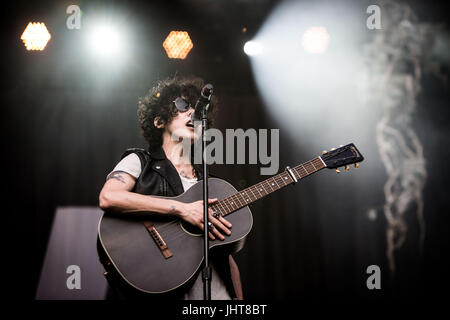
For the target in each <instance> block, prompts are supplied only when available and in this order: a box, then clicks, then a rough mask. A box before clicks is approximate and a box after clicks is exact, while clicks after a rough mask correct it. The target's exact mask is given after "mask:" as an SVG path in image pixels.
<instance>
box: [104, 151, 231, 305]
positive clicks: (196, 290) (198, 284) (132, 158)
mask: <svg viewBox="0 0 450 320" xmlns="http://www.w3.org/2000/svg"><path fill="white" fill-rule="evenodd" d="M114 171H123V172H126V173H128V174H130V175H131V176H133V177H134V178H136V179H137V178H139V176H140V175H141V172H142V169H141V160H140V159H139V157H138V155H137V154H135V153H130V154H129V155H127V156H126V157H124V158H123V159H122V160H120V162H119V163H118V164H117V165H116V166H115V167H114V169H113V171H112V172H114ZM180 179H181V183H182V184H183V189H184V191H186V190H188V189H189V188H190V187H192V186H193V185H194V184H196V183H197V178H186V177H183V176H181V175H180ZM211 270H212V277H211V299H213V300H231V297H230V295H229V294H228V291H227V289H226V286H225V283H224V282H223V280H222V278H220V276H219V274H218V273H217V271H216V269H215V268H214V262H213V261H211ZM201 274H202V273H201V272H199V274H198V276H197V278H196V279H195V282H194V284H193V285H192V288H191V289H190V290H189V291H188V292H187V293H186V294H185V295H184V300H202V299H203V280H202V276H201Z"/></svg>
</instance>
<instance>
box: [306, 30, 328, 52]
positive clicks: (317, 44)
mask: <svg viewBox="0 0 450 320" xmlns="http://www.w3.org/2000/svg"><path fill="white" fill-rule="evenodd" d="M329 41H330V35H329V34H328V31H327V29H326V28H325V27H310V28H308V29H307V30H306V31H305V33H303V36H302V46H303V48H304V49H305V50H306V51H307V52H309V53H313V54H315V53H323V52H325V50H326V49H327V46H328V42H329Z"/></svg>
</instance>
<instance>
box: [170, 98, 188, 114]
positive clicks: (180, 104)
mask: <svg viewBox="0 0 450 320" xmlns="http://www.w3.org/2000/svg"><path fill="white" fill-rule="evenodd" d="M173 104H174V105H175V107H176V108H177V109H178V111H179V112H186V111H188V110H189V108H190V107H191V104H190V103H189V102H187V101H186V100H184V99H183V98H181V97H178V98H176V99H175V100H174V101H173Z"/></svg>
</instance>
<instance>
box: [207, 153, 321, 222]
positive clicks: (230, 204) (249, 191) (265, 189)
mask: <svg viewBox="0 0 450 320" xmlns="http://www.w3.org/2000/svg"><path fill="white" fill-rule="evenodd" d="M323 168H325V164H324V162H323V161H322V159H321V158H320V157H317V158H315V159H313V160H311V161H308V162H305V163H302V164H300V165H298V166H296V167H295V168H291V171H292V173H293V175H294V176H295V178H296V179H297V180H300V179H303V178H305V177H307V176H309V175H310V174H313V173H315V172H317V171H319V170H321V169H323ZM294 182H295V181H294V179H293V178H292V176H291V175H290V174H289V172H288V171H284V172H282V173H279V174H277V175H275V176H273V177H270V178H269V179H266V180H264V181H261V182H259V183H257V184H255V185H253V186H251V187H248V188H246V189H244V190H242V191H239V192H238V193H235V194H233V195H232V196H229V197H227V198H224V199H222V200H220V201H218V202H216V203H214V204H212V205H210V208H211V209H212V210H213V211H218V212H219V213H220V214H221V215H222V216H226V215H227V214H230V213H232V212H234V211H236V210H238V209H240V208H242V207H245V206H247V205H249V204H251V203H252V202H255V201H256V200H258V199H261V198H263V197H265V196H266V195H268V194H270V193H272V192H275V191H277V190H279V189H281V188H283V187H285V186H287V185H289V184H291V183H294Z"/></svg>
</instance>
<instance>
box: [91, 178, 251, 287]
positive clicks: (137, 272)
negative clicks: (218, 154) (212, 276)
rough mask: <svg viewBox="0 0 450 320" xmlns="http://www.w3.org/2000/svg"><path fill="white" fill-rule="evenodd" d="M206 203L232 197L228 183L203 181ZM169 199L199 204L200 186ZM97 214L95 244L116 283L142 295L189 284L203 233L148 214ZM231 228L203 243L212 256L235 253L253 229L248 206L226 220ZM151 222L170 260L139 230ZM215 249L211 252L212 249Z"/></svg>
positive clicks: (177, 221)
mask: <svg viewBox="0 0 450 320" xmlns="http://www.w3.org/2000/svg"><path fill="white" fill-rule="evenodd" d="M208 181H209V185H208V188H209V198H218V199H219V200H220V199H223V198H226V197H228V196H230V195H233V194H236V193H237V192H238V191H237V190H236V189H235V188H234V187H233V186H232V185H231V184H229V183H228V182H226V181H224V180H221V179H218V178H209V179H208ZM170 199H173V200H177V201H180V202H184V203H190V202H195V201H198V200H202V199H203V182H202V181H200V182H199V183H197V184H195V185H194V186H192V187H191V188H190V189H189V190H187V191H186V192H185V193H183V194H181V195H179V196H177V197H172V198H170ZM126 215H127V214H126V213H125V214H122V215H114V214H110V213H105V214H103V216H102V218H101V219H100V222H99V226H98V235H99V239H100V243H101V245H102V247H103V249H104V250H105V252H106V254H107V255H108V257H109V259H110V260H111V262H112V264H113V266H114V267H115V269H116V270H117V272H118V273H119V274H120V275H121V276H122V278H123V279H124V280H125V281H126V282H127V283H128V284H130V285H131V286H132V287H134V288H136V289H138V290H140V291H142V292H146V293H154V294H158V293H165V292H169V291H171V290H174V289H176V288H178V287H180V286H182V285H183V284H185V283H186V282H187V281H188V280H190V279H191V278H192V277H193V276H194V275H195V274H196V272H197V270H198V269H199V268H200V266H201V264H202V262H203V259H204V252H203V251H204V249H203V244H204V242H203V231H201V230H200V229H198V228H195V227H193V226H191V225H189V224H188V223H186V222H184V221H182V220H180V219H178V218H176V217H173V216H172V217H167V216H166V217H165V216H164V215H162V214H154V215H151V217H150V218H149V217H148V216H147V217H136V216H135V215H133V214H132V213H130V214H129V216H126ZM226 219H227V220H228V221H229V222H230V223H231V224H232V225H233V226H232V228H231V235H229V236H227V235H224V236H225V240H223V241H222V240H220V239H217V238H216V240H211V239H210V240H209V247H210V248H211V249H212V250H216V249H219V248H218V247H221V248H224V249H227V250H230V252H236V251H238V250H240V249H241V248H242V246H243V241H244V238H245V237H246V236H247V234H248V233H249V232H250V230H251V228H252V225H253V217H252V213H251V211H250V209H249V208H248V206H245V207H242V208H240V209H238V210H237V211H235V212H233V213H231V214H229V215H227V216H226ZM146 221H147V222H148V221H151V222H152V223H153V225H154V227H155V228H156V230H157V231H158V233H159V234H160V236H161V237H162V239H163V240H164V242H165V244H166V245H167V247H168V249H169V250H170V251H171V253H172V256H170V257H169V258H166V257H165V256H164V255H163V254H162V252H161V250H160V248H159V247H158V246H157V244H156V242H155V240H154V239H153V238H152V236H151V234H150V233H149V231H148V230H147V228H146V226H145V225H144V223H145V222H146ZM215 247H217V248H216V249H215Z"/></svg>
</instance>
